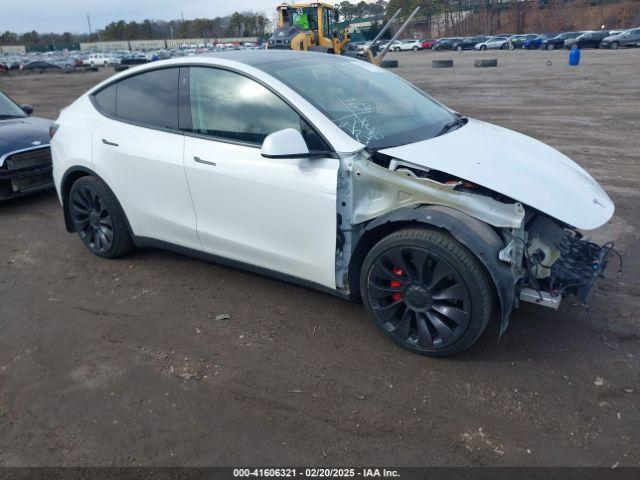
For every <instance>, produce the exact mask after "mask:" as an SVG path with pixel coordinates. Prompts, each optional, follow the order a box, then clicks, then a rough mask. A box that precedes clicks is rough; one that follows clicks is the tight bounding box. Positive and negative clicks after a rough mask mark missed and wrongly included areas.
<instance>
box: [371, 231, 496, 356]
mask: <svg viewBox="0 0 640 480" xmlns="http://www.w3.org/2000/svg"><path fill="white" fill-rule="evenodd" d="M360 291H361V294H362V298H363V301H364V305H365V308H366V310H367V313H368V314H369V317H370V318H371V319H372V320H373V322H374V323H375V325H376V326H377V327H378V328H380V330H382V331H383V332H384V333H385V334H386V335H387V336H388V337H390V338H391V340H392V341H393V342H395V343H396V344H398V345H399V346H401V347H403V348H405V349H407V350H410V351H412V352H414V353H418V354H421V355H428V356H433V357H446V356H450V355H454V354H457V353H460V352H462V351H463V350H465V349H467V348H469V347H470V346H471V345H472V344H473V343H474V342H475V341H476V340H477V339H478V338H479V337H480V335H481V334H482V332H483V331H484V330H485V329H486V327H487V325H488V323H489V319H490V317H491V312H492V303H493V296H492V291H491V287H490V284H489V281H488V280H487V277H486V275H485V274H484V271H483V270H482V267H481V266H480V264H479V263H478V260H477V259H476V258H475V257H474V255H473V254H472V253H471V252H469V251H468V250H467V249H466V248H465V247H464V246H462V245H461V244H460V243H458V242H457V241H456V240H454V239H453V238H452V237H450V236H449V235H447V234H445V233H441V232H439V231H435V230H429V229H419V228H415V229H406V230H399V231H397V232H395V233H392V234H390V235H388V236H387V237H385V238H383V239H382V240H381V241H380V242H379V243H378V244H376V245H375V246H374V247H373V248H372V249H371V251H370V252H369V254H368V255H367V257H366V258H365V261H364V264H363V266H362V273H361V277H360Z"/></svg>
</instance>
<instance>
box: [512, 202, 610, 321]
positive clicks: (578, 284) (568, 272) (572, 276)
mask: <svg viewBox="0 0 640 480" xmlns="http://www.w3.org/2000/svg"><path fill="white" fill-rule="evenodd" d="M507 235H508V236H510V237H511V241H510V242H509V243H508V244H507V247H506V248H505V249H504V250H503V251H501V254H500V257H501V259H502V260H503V261H505V260H506V261H509V262H510V263H511V264H512V270H513V272H514V276H515V278H516V279H518V283H519V285H520V288H519V295H518V299H519V300H521V301H524V302H529V303H535V304H538V305H540V306H544V307H548V308H552V309H554V310H557V309H558V308H559V307H560V303H561V301H562V299H563V298H565V297H567V296H569V295H573V296H574V297H576V298H577V299H578V300H579V301H580V302H581V303H583V304H585V305H586V301H587V297H588V296H589V294H590V293H591V291H592V290H593V288H594V287H595V285H596V283H597V282H598V280H599V279H600V278H602V277H603V276H604V272H605V270H606V268H607V265H608V261H609V258H610V256H611V254H612V253H613V254H616V255H617V253H616V252H615V250H614V248H613V243H607V244H605V245H603V246H600V245H598V244H596V243H594V242H591V241H588V240H587V239H585V238H584V237H583V235H582V234H581V233H580V232H579V231H577V230H576V229H573V228H571V227H568V226H566V225H563V224H561V223H560V222H558V221H556V220H553V219H551V218H550V217H548V216H546V215H543V214H541V213H535V214H534V215H533V218H532V219H531V220H530V221H529V222H528V223H527V227H526V228H523V229H521V231H520V232H517V234H516V236H514V235H512V234H507ZM517 245H522V248H517Z"/></svg>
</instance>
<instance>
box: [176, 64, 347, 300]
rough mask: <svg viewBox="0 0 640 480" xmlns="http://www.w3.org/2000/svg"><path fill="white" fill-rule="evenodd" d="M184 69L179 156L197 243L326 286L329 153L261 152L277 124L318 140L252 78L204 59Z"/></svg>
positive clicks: (331, 184)
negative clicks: (185, 130)
mask: <svg viewBox="0 0 640 480" xmlns="http://www.w3.org/2000/svg"><path fill="white" fill-rule="evenodd" d="M189 76H190V79H189V90H190V101H189V105H188V114H187V116H188V118H189V120H190V121H191V124H192V125H191V134H188V135H186V137H185V155H184V162H185V168H186V173H187V179H188V181H189V187H190V190H191V195H192V198H193V203H194V207H195V211H196V217H197V224H198V234H199V236H200V240H201V242H202V247H203V249H204V250H205V251H206V252H208V253H211V254H215V255H219V256H222V257H225V258H229V259H232V260H235V261H239V262H242V263H245V264H250V265H253V266H257V267H260V268H264V269H268V270H271V271H275V272H280V273H283V274H286V275H291V276H294V277H298V278H301V279H305V280H308V281H311V282H314V283H318V284H321V285H325V286H328V287H331V288H335V285H336V282H335V253H336V228H337V225H336V189H337V171H338V166H339V161H338V159H337V158H330V156H324V157H319V158H286V159H268V158H264V157H262V155H261V151H260V147H261V144H262V141H263V139H264V138H265V137H266V136H267V135H268V134H270V133H274V132H276V131H279V130H283V129H285V128H296V129H299V130H302V131H304V132H305V135H306V138H307V144H308V145H309V148H310V150H323V149H324V150H326V149H327V147H326V144H323V142H322V140H321V139H320V137H319V136H318V135H317V134H316V133H315V132H314V131H313V130H312V129H311V128H310V127H309V126H308V125H307V124H304V123H301V122H302V119H301V118H300V116H299V115H298V114H297V113H296V112H295V111H294V110H293V109H292V108H291V107H290V106H289V105H288V104H287V103H286V102H285V101H284V100H282V99H281V98H280V97H278V96H277V95H276V94H274V93H273V92H272V91H271V90H269V89H267V88H266V87H265V86H263V85H262V84H260V83H258V82H257V81H255V80H253V79H251V78H248V77H247V76H244V75H242V74H240V73H237V72H232V71H228V70H223V69H217V68H207V67H191V69H190V75H189Z"/></svg>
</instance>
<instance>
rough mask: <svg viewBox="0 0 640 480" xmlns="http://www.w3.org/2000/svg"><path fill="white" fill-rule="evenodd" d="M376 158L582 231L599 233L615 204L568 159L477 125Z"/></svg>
mask: <svg viewBox="0 0 640 480" xmlns="http://www.w3.org/2000/svg"><path fill="white" fill-rule="evenodd" d="M380 153H383V154H385V155H389V156H391V157H394V158H397V159H399V160H403V161H405V162H410V163H414V164H416V165H420V166H423V167H426V168H430V169H433V170H439V171H442V172H445V173H448V174H450V175H454V176H456V177H459V178H462V179H464V180H468V181H469V182H472V183H475V184H477V185H481V186H483V187H485V188H488V189H490V190H493V191H495V192H497V193H501V194H503V195H506V196H507V197H510V198H513V199H514V200H517V201H518V202H520V203H522V204H524V205H528V206H530V207H533V208H535V209H537V210H539V211H541V212H543V213H545V214H547V215H549V216H550V217H553V218H555V219H557V220H560V221H561V222H564V223H566V224H569V225H571V226H573V227H577V228H580V229H584V230H592V229H594V228H598V227H599V226H601V225H603V224H604V223H606V222H607V221H608V220H609V219H610V218H611V216H612V215H613V211H614V205H613V202H612V201H611V199H610V198H609V197H608V196H607V194H606V193H605V191H604V190H603V189H602V187H601V186H600V185H599V184H598V183H597V182H596V181H595V180H594V179H593V178H592V177H591V176H590V175H589V174H588V173H587V172H586V171H585V170H583V169H582V168H581V167H579V166H578V165H577V164H576V163H575V162H573V161H572V160H571V159H570V158H568V157H566V156H565V155H563V154H562V153H560V152H559V151H557V150H555V149H554V148H551V147H550V146H548V145H546V144H544V143H542V142H539V141H537V140H535V139H533V138H531V137H528V136H526V135H523V134H521V133H517V132H514V131H512V130H508V129H506V128H502V127H498V126H496V125H492V124H489V123H485V122H481V121H479V120H474V119H470V120H469V122H468V123H467V124H466V125H465V126H463V127H461V128H459V129H457V130H454V131H453V132H451V133H448V134H446V135H442V136H439V137H435V138H432V139H429V140H424V141H422V142H417V143H411V144H408V145H403V146H400V147H394V148H389V149H385V150H381V151H380Z"/></svg>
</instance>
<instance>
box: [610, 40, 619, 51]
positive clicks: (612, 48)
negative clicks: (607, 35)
mask: <svg viewBox="0 0 640 480" xmlns="http://www.w3.org/2000/svg"><path fill="white" fill-rule="evenodd" d="M618 47H620V44H619V43H618V42H613V43H612V44H611V50H617V49H618Z"/></svg>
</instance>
